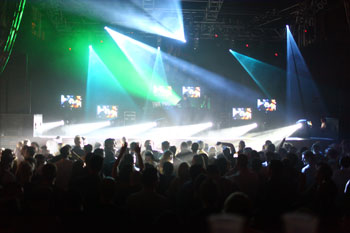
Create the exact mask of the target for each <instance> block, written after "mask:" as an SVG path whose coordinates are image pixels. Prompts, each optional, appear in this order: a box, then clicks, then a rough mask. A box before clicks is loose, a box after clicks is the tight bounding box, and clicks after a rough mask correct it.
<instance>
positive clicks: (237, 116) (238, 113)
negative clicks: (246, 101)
mask: <svg viewBox="0 0 350 233" xmlns="http://www.w3.org/2000/svg"><path fill="white" fill-rule="evenodd" d="M232 117H233V119H234V120H251V119H252V109H251V108H232Z"/></svg>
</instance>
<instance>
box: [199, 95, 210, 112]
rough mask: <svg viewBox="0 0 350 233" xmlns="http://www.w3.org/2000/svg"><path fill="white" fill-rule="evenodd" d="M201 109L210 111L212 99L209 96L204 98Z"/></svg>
mask: <svg viewBox="0 0 350 233" xmlns="http://www.w3.org/2000/svg"><path fill="white" fill-rule="evenodd" d="M200 107H201V109H206V110H210V98H209V97H208V96H207V95H204V96H203V101H202V104H201V106H200Z"/></svg>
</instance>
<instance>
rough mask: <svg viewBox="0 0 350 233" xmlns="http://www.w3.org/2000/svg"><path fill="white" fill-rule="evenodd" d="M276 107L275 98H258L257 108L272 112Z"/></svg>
mask: <svg viewBox="0 0 350 233" xmlns="http://www.w3.org/2000/svg"><path fill="white" fill-rule="evenodd" d="M276 109H277V102H276V100H275V99H271V100H270V99H258V110H259V111H264V112H273V111H276Z"/></svg>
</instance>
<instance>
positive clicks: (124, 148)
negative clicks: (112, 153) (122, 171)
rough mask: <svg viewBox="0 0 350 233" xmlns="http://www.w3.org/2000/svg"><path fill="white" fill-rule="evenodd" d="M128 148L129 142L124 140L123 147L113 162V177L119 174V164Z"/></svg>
mask: <svg viewBox="0 0 350 233" xmlns="http://www.w3.org/2000/svg"><path fill="white" fill-rule="evenodd" d="M127 148H128V143H127V142H124V143H123V146H122V148H121V149H120V151H119V155H118V157H117V159H116V160H115V162H114V164H113V169H112V177H113V178H116V177H117V176H118V165H119V163H120V161H121V159H122V158H123V156H124V154H125V151H126V149H127Z"/></svg>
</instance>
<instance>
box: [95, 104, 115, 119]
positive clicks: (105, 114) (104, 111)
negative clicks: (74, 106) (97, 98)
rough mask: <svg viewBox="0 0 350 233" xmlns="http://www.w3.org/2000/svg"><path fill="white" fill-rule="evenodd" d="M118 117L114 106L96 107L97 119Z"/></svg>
mask: <svg viewBox="0 0 350 233" xmlns="http://www.w3.org/2000/svg"><path fill="white" fill-rule="evenodd" d="M117 117H118V106H116V105H97V118H99V119H115V118H117Z"/></svg>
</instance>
